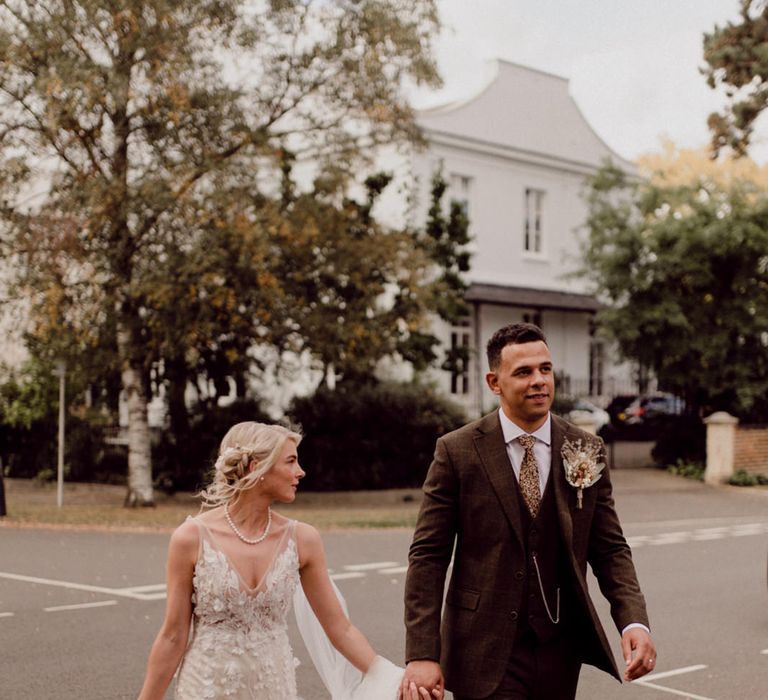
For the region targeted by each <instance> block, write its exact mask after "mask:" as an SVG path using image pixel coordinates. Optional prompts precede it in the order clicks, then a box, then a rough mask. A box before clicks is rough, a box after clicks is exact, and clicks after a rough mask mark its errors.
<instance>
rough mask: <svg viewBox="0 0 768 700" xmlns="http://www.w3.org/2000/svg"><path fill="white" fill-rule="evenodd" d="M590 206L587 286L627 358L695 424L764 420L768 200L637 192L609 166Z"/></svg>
mask: <svg viewBox="0 0 768 700" xmlns="http://www.w3.org/2000/svg"><path fill="white" fill-rule="evenodd" d="M588 202H589V218H588V220H587V229H588V239H587V241H586V243H585V246H584V250H583V255H584V269H583V271H582V274H584V275H585V276H586V277H588V278H589V279H590V280H591V281H592V282H593V284H594V288H595V291H596V292H597V293H598V295H599V296H600V298H601V299H602V300H603V301H605V303H606V308H605V310H604V311H602V312H600V314H599V319H598V320H599V322H600V324H601V326H602V327H603V328H604V329H605V330H606V331H607V332H608V333H609V334H610V335H611V336H612V337H613V338H614V339H615V340H616V341H617V343H618V347H619V349H620V351H621V354H622V355H623V356H624V357H625V358H629V359H632V360H634V361H636V362H637V363H639V365H640V366H641V367H644V368H650V369H652V370H653V371H654V372H655V374H656V376H657V378H658V380H659V386H660V387H661V388H662V389H663V390H665V391H670V392H672V393H674V394H676V395H678V396H682V397H684V398H685V399H686V401H687V404H688V407H689V409H690V410H691V411H692V412H693V413H697V411H698V409H699V408H703V409H706V410H707V411H712V410H727V411H730V412H731V413H735V414H736V415H739V416H740V417H752V418H757V416H754V415H753V414H751V413H750V412H751V411H752V410H753V408H754V407H755V406H756V401H757V399H758V398H759V397H762V396H764V395H765V394H766V392H768V335H766V332H765V329H766V327H768V255H767V254H766V251H768V196H766V194H765V193H764V192H763V191H762V190H760V189H759V188H757V187H753V186H751V185H750V184H749V183H746V182H736V183H735V184H733V185H732V186H730V187H726V186H721V185H719V184H717V183H716V182H713V181H711V180H710V181H706V180H703V179H702V180H701V181H696V182H693V183H691V184H690V185H684V186H667V185H663V184H662V185H659V184H655V183H654V182H649V181H642V182H636V181H630V180H628V179H627V178H626V177H625V176H624V175H623V173H621V171H619V170H618V169H616V168H613V167H611V166H607V167H605V168H603V169H602V170H601V172H600V173H598V175H597V176H596V177H595V178H594V180H593V182H592V187H591V190H590V192H589V197H588Z"/></svg>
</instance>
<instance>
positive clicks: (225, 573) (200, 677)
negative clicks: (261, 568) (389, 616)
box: [174, 518, 403, 700]
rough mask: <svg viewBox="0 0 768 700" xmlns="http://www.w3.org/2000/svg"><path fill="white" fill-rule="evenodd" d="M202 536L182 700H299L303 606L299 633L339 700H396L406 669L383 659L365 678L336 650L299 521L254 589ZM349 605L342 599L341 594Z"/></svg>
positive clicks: (203, 530)
mask: <svg viewBox="0 0 768 700" xmlns="http://www.w3.org/2000/svg"><path fill="white" fill-rule="evenodd" d="M192 520H193V521H194V522H195V523H196V524H197V526H198V528H199V530H200V549H199V553H198V560H197V563H196V565H195V574H194V579H193V585H194V594H193V600H192V602H193V608H194V622H193V632H192V639H191V641H190V643H189V646H188V647H187V650H186V652H185V654H184V660H183V661H182V664H181V667H180V669H179V673H178V677H177V681H176V693H175V695H174V698H175V700H299V698H298V695H297V692H296V665H297V663H298V662H297V661H296V659H295V658H294V656H293V651H292V649H291V645H290V642H289V640H288V625H287V616H288V612H289V610H290V609H291V604H292V602H293V601H294V600H295V601H296V606H297V610H296V614H297V621H298V624H299V629H300V631H301V634H302V637H303V638H304V641H305V643H306V645H307V648H308V651H309V653H310V656H311V657H312V660H313V662H314V663H315V665H316V666H317V669H318V672H319V673H320V676H321V678H322V680H323V682H324V683H325V685H326V687H327V688H328V691H329V693H330V695H331V698H332V700H395V699H396V698H397V690H398V687H399V681H400V678H401V676H402V672H403V670H402V669H400V668H398V667H397V666H395V665H394V664H392V663H391V662H390V661H387V660H386V659H383V658H382V657H376V660H375V661H374V663H373V664H372V667H371V669H370V670H369V672H368V673H366V674H365V676H363V675H362V674H361V673H360V672H359V671H358V670H357V669H355V668H354V667H353V666H352V665H351V664H350V663H349V662H348V661H346V659H344V657H342V656H341V654H339V653H338V652H337V651H336V650H335V649H333V647H332V646H331V644H330V642H329V641H328V638H327V637H326V636H325V634H324V633H323V631H322V627H321V626H320V623H319V622H318V621H317V618H316V617H314V614H313V613H312V611H311V608H310V607H309V604H308V603H307V601H306V598H305V597H304V596H303V594H302V591H301V586H299V556H298V552H297V549H296V536H295V531H296V521H295V520H292V521H290V523H289V524H288V527H286V528H285V532H284V534H283V537H282V540H281V541H280V543H279V544H278V546H277V549H276V551H275V554H274V557H273V559H272V562H271V564H270V565H269V567H268V569H267V571H266V573H265V574H264V576H263V578H262V580H261V581H260V582H259V583H258V585H257V586H256V587H255V588H249V587H248V586H247V584H246V583H245V582H244V581H243V580H242V578H241V576H240V574H239V573H238V572H237V570H236V569H235V568H234V566H233V565H232V563H231V562H230V560H229V558H228V557H227V556H226V554H225V553H224V552H223V551H222V550H221V549H220V548H219V547H217V546H216V542H215V540H214V538H213V537H212V536H211V533H210V531H209V530H208V528H207V527H206V526H205V525H204V524H203V523H202V521H201V520H200V519H199V518H192ZM336 592H337V595H339V598H340V600H341V603H342V606H344V609H345V612H346V606H345V604H344V600H343V598H342V597H341V594H340V593H339V592H338V590H337V591H336Z"/></svg>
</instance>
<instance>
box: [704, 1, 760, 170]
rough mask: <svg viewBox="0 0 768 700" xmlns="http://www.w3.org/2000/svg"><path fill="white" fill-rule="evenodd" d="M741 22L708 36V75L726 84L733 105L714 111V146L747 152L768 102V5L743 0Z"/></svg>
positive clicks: (711, 82) (716, 150)
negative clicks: (767, 48)
mask: <svg viewBox="0 0 768 700" xmlns="http://www.w3.org/2000/svg"><path fill="white" fill-rule="evenodd" d="M740 4H741V17H740V19H739V21H738V22H736V23H734V22H728V23H727V24H726V25H725V26H724V27H719V26H715V28H714V29H713V30H712V32H710V33H707V34H704V60H705V61H706V62H707V66H706V68H705V69H704V71H703V72H704V75H706V77H707V84H708V85H709V86H710V87H711V88H721V87H724V88H725V90H726V96H727V98H728V104H727V105H726V107H725V109H724V110H723V112H722V113H717V112H714V113H712V114H710V115H709V119H708V122H707V123H708V126H709V129H710V131H711V132H712V150H713V152H714V153H715V155H717V154H718V153H719V152H720V151H721V150H722V149H724V148H730V149H732V150H733V152H734V153H735V154H736V155H738V156H743V155H746V153H747V149H748V147H749V145H750V142H751V141H752V135H753V130H754V123H755V120H756V119H757V117H759V116H760V114H761V113H762V112H763V110H764V109H765V108H766V106H768V51H766V36H768V5H766V4H765V3H764V2H754V0H741V3H740Z"/></svg>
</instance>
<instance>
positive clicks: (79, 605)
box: [43, 600, 117, 612]
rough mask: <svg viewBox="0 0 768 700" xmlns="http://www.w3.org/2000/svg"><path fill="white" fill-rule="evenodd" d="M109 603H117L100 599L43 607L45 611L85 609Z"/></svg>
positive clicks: (103, 606) (102, 606) (104, 605)
mask: <svg viewBox="0 0 768 700" xmlns="http://www.w3.org/2000/svg"><path fill="white" fill-rule="evenodd" d="M108 605H117V601H116V600H100V601H97V602H96V603H77V604H75V605H54V606H53V607H50V608H43V610H45V612H60V611H61V610H84V609H85V608H105V607H107V606H108Z"/></svg>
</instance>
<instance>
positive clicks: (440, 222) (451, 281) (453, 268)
mask: <svg viewBox="0 0 768 700" xmlns="http://www.w3.org/2000/svg"><path fill="white" fill-rule="evenodd" d="M447 189H448V183H447V182H446V180H445V178H444V177H443V174H442V172H441V171H440V170H437V171H436V172H435V173H434V175H433V177H432V188H431V191H430V206H429V212H428V214H427V225H426V234H427V235H426V237H425V246H426V248H427V250H428V251H429V255H430V257H431V258H432V260H433V261H434V263H435V267H436V270H437V278H436V280H435V284H434V288H433V301H432V304H431V306H432V308H434V310H435V311H436V312H437V315H438V316H439V317H440V318H441V319H442V320H443V321H446V322H447V323H449V324H451V325H459V324H460V323H461V322H462V321H464V320H465V319H466V318H467V317H468V316H469V305H468V304H467V302H466V301H465V300H464V293H465V292H466V291H467V284H466V282H465V281H464V278H463V275H464V273H466V272H468V271H469V261H470V257H471V255H470V252H469V251H468V250H467V245H468V244H469V242H470V236H469V218H468V216H467V211H466V207H465V205H464V204H462V203H461V202H459V201H458V200H455V199H452V200H450V202H449V204H448V214H447V216H446V213H445V204H444V201H443V199H444V197H445V193H446V191H447ZM468 364H469V348H468V347H466V346H464V345H457V346H455V347H452V348H448V349H447V350H446V351H445V353H444V359H443V362H442V365H441V367H442V369H444V370H446V371H448V372H461V371H463V370H464V368H466V367H467V365H468Z"/></svg>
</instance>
